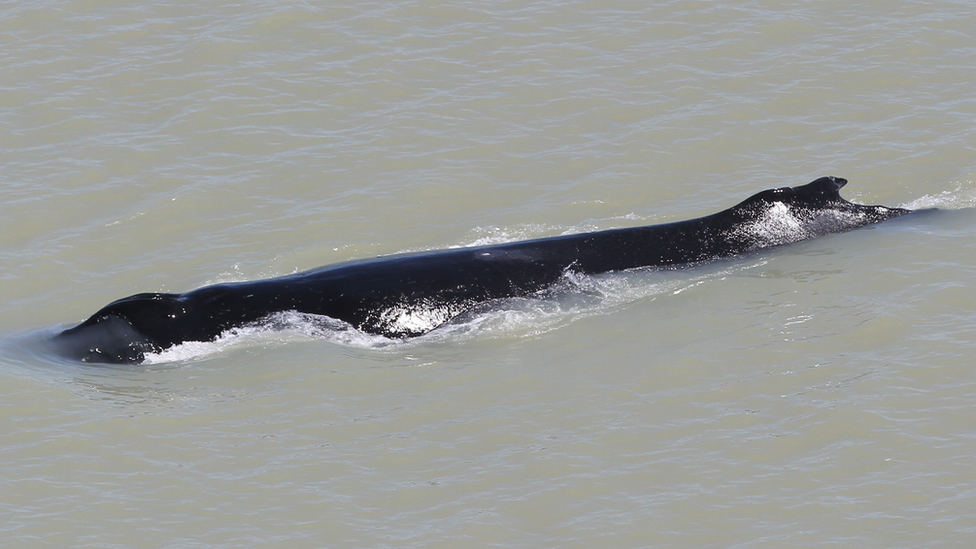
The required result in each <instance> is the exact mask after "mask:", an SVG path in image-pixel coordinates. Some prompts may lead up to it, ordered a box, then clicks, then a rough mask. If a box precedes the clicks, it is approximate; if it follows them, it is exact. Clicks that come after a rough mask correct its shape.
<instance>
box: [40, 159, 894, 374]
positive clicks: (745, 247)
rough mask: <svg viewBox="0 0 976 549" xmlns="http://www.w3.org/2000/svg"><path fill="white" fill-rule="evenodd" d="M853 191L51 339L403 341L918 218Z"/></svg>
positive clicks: (159, 306) (400, 263)
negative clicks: (570, 279)
mask: <svg viewBox="0 0 976 549" xmlns="http://www.w3.org/2000/svg"><path fill="white" fill-rule="evenodd" d="M846 183H847V180H846V179H842V178H839V177H822V178H820V179H817V180H815V181H813V182H811V183H808V184H806V185H802V186H796V187H783V188H778V189H770V190H766V191H762V192H760V193H758V194H755V195H753V196H751V197H749V198H748V199H746V200H744V201H742V202H741V203H739V204H737V205H735V206H733V207H731V208H729V209H727V210H723V211H721V212H718V213H716V214H712V215H708V216H705V217H700V218H697V219H691V220H687V221H678V222H673V223H665V224H659V225H650V226H644V227H633V228H622V229H611V230H604V231H598V232H589V233H580V234H572V235H564V236H556V237H551V238H539V239H535V240H525V241H517V242H509V243H505V244H497V245H490V246H476V247H467V248H454V249H446V250H437V251H430V252H419V253H404V254H396V255H390V256H383V257H377V258H373V259H367V260H359V261H350V262H345V263H338V264H335V265H327V266H325V267H320V268H317V269H313V270H310V271H305V272H301V273H296V274H291V275H287V276H281V277H277V278H270V279H265V280H255V281H250V282H239V283H227V284H215V285H212V286H205V287H202V288H198V289H196V290H192V291H189V292H186V293H182V294H175V293H141V294H136V295H133V296H129V297H125V298H122V299H119V300H117V301H114V302H112V303H110V304H108V305H106V306H105V307H103V308H102V309H101V310H99V311H98V312H96V313H95V314H93V315H92V316H91V317H90V318H88V319H87V320H85V321H84V322H82V323H81V324H78V325H77V326H75V327H73V328H69V329H67V330H64V331H62V332H61V333H59V334H57V335H55V336H53V338H52V341H53V343H54V345H55V348H56V350H57V352H59V353H60V354H61V355H63V356H65V357H67V358H69V359H72V360H80V361H84V362H98V363H138V362H141V361H143V360H144V358H145V356H146V355H147V354H149V353H156V352H160V351H163V350H166V349H168V348H170V347H172V346H174V345H178V344H180V343H183V342H187V341H213V340H215V339H216V338H217V337H218V336H220V335H221V334H222V333H223V332H225V331H227V330H230V329H233V328H239V327H242V326H246V325H248V324H252V323H256V322H259V321H261V320H262V319H264V318H267V317H268V316H270V315H273V314H275V313H281V312H287V311H296V312H299V313H307V314H313V315H325V316H328V317H331V318H333V319H337V320H340V321H343V322H345V323H348V324H349V325H351V326H353V327H355V328H356V329H359V330H361V331H363V332H367V333H370V334H377V335H382V336H386V337H389V338H407V337H412V336H418V335H421V334H424V333H426V332H429V331H431V330H433V329H434V328H437V327H438V326H440V325H442V324H444V323H447V322H449V321H451V320H452V319H454V318H456V317H458V316H459V315H461V314H462V313H465V312H467V311H470V310H472V309H473V308H475V307H477V306H480V305H483V304H486V303H490V302H492V301H494V300H500V299H505V298H513V297H525V296H531V295H534V294H537V293H539V292H542V291H544V290H546V289H549V288H552V287H554V286H555V285H556V284H558V283H559V282H560V281H561V280H563V279H564V278H565V277H566V275H567V274H568V273H579V274H596V273H606V272H612V271H622V270H627V269H637V268H659V269H673V268H677V267H680V266H687V265H695V264H700V263H703V262H707V261H711V260H716V259H722V258H730V257H734V256H737V255H741V254H745V253H749V252H753V251H756V250H761V249H765V248H769V247H772V246H778V245H783V244H789V243H792V242H798V241H801V240H807V239H810V238H816V237H819V236H823V235H826V234H831V233H838V232H844V231H849V230H852V229H856V228H858V227H862V226H865V225H869V224H872V223H878V222H880V221H884V220H886V219H891V218H893V217H897V216H900V215H904V214H906V213H909V211H910V210H906V209H903V208H889V207H885V206H865V205H860V204H854V203H851V202H848V201H847V200H845V199H843V198H842V197H841V196H840V193H839V190H840V188H841V187H843V186H844V185H845V184H846Z"/></svg>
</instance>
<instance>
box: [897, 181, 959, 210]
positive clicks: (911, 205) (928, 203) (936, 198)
mask: <svg viewBox="0 0 976 549" xmlns="http://www.w3.org/2000/svg"><path fill="white" fill-rule="evenodd" d="M902 207H903V208H908V209H910V210H921V209H926V208H941V209H944V210H961V209H963V208H973V207H976V187H974V186H973V182H972V181H968V182H966V183H958V184H957V185H956V188H955V189H953V190H951V191H942V192H941V193H939V194H927V195H925V196H921V197H919V198H916V199H915V200H912V201H911V202H908V203H907V204H904V205H902Z"/></svg>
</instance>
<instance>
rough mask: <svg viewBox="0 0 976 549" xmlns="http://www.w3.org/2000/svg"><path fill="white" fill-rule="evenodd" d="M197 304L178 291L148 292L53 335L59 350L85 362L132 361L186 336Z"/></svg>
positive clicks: (64, 354)
mask: <svg viewBox="0 0 976 549" xmlns="http://www.w3.org/2000/svg"><path fill="white" fill-rule="evenodd" d="M192 315H193V305H192V303H191V302H188V301H187V300H185V299H184V298H183V297H182V296H180V295H176V294H163V293H146V294H136V295H133V296H130V297H126V298H122V299H119V300H118V301H114V302H112V303H110V304H108V305H106V306H105V307H103V308H102V309H101V310H100V311H98V312H97V313H95V314H93V315H92V316H91V317H90V318H89V319H88V320H86V321H84V322H82V323H81V324H79V325H77V326H75V327H74V328H70V329H68V330H65V331H63V332H61V333H60V334H58V335H56V336H54V338H52V341H51V342H52V344H53V345H54V348H55V351H56V352H58V353H59V354H61V355H62V356H64V357H66V358H69V359H72V360H80V361H83V362H97V363H109V364H132V363H138V362H142V360H143V359H144V358H145V355H146V354H148V353H154V352H159V351H162V350H164V349H167V348H169V347H171V346H172V345H174V344H176V343H179V342H181V341H184V340H185V339H186V334H185V332H186V330H187V325H188V324H189V325H192V322H191V323H188V322H187V319H188V317H190V316H192Z"/></svg>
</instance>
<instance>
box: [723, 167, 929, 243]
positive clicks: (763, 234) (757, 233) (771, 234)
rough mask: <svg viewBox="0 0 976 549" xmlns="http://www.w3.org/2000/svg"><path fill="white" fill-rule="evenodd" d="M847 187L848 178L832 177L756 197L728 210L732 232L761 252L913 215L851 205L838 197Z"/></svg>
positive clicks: (902, 209) (905, 211) (875, 207)
mask: <svg viewBox="0 0 976 549" xmlns="http://www.w3.org/2000/svg"><path fill="white" fill-rule="evenodd" d="M846 184H847V180H846V179H844V178H841V177H833V176H828V177H821V178H820V179H817V180H815V181H812V182H810V183H807V184H806V185H800V186H797V187H782V188H779V189H769V190H766V191H762V192H760V193H757V194H755V195H753V196H751V197H749V198H747V199H746V200H744V201H743V202H741V203H739V204H738V205H736V206H734V207H733V208H732V209H731V210H730V211H731V212H733V214H734V217H735V218H736V223H735V227H734V229H732V230H731V231H730V232H734V233H735V236H737V237H738V238H741V239H743V240H745V241H747V242H748V244H749V245H748V248H749V249H760V248H767V247H770V246H776V245H780V244H788V243H790V242H798V241H800V240H806V239H808V238H815V237H818V236H824V235H827V234H831V233H840V232H845V231H850V230H853V229H856V228H858V227H863V226H865V225H870V224H872V223H878V222H881V221H884V220H886V219H891V218H893V217H898V216H901V215H904V214H906V213H909V211H910V210H906V209H904V208H889V207H887V206H866V205H863V204H854V203H853V202H849V201H847V200H845V199H844V198H843V197H841V196H840V189H841V188H842V187H843V186H844V185H846Z"/></svg>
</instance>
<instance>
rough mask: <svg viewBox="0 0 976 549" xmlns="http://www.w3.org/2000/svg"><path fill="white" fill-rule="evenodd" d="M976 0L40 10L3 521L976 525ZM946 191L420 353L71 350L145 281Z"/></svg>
mask: <svg viewBox="0 0 976 549" xmlns="http://www.w3.org/2000/svg"><path fill="white" fill-rule="evenodd" d="M973 29H976V5H973V4H972V3H971V2H961V1H949V0H942V1H923V2H901V1H896V2H888V3H873V4H869V3H851V2H847V1H845V2H839V1H821V2H812V1H787V2H768V1H744V0H743V1H734V2H711V1H684V0H667V1H664V2H656V3H648V2H611V3H607V2H593V1H587V0H580V1H573V2H518V1H511V2H498V3H479V2H446V3H441V2H424V1H391V2H349V3H347V4H346V5H344V6H337V5H335V3H333V4H329V5H325V4H322V3H318V2H313V1H308V2H291V1H285V2H267V1H244V2H237V3H221V2H211V1H203V2H196V3H167V2H154V3H148V4H147V3H125V2H109V1H105V0H92V1H88V2H80V1H41V2H20V3H15V2H4V3H3V4H2V7H0V45H2V47H0V144H2V146H0V462H2V464H3V466H2V467H0V540H2V541H0V545H3V546H9V547H49V546H50V547H68V546H74V547H127V548H129V547H181V548H185V547H289V548H293V547H370V548H376V547H451V548H456V547H524V548H539V547H560V548H565V547H594V548H595V547H601V548H632V547H633V548H635V547H660V548H665V547H667V548H671V547H689V548H691V547H694V548H703V547H705V548H709V547H714V548H719V547H722V548H725V547H743V548H744V547H749V548H755V547H770V548H773V547H775V548H781V547H879V548H881V547H883V548H892V547H906V548H907V547H911V548H920V547H940V548H941V547H963V546H966V547H968V546H970V545H971V544H972V542H973V541H974V540H976V514H974V513H973V511H972V509H973V508H974V506H976V474H974V473H973V471H974V470H976V414H974V413H973V412H974V408H976V364H974V362H976V360H974V356H976V290H974V289H973V280H976V184H974V183H973V179H974V173H976V129H974V128H976V127H974V124H973V122H974V120H976V87H974V82H976V36H974V31H973ZM828 174H832V175H837V176H843V177H846V178H848V179H849V180H850V184H849V185H848V186H847V187H846V188H845V189H844V191H842V193H843V194H844V195H845V196H846V197H848V198H851V199H854V200H856V201H859V202H863V203H881V204H888V205H901V206H909V207H937V208H939V211H935V212H928V213H924V214H919V215H912V216H907V217H904V218H899V219H896V220H893V221H890V222H886V223H884V224H881V225H878V226H874V227H869V228H866V229H862V230H859V231H855V232H852V233H846V234H842V235H833V236H829V237H825V238H822V239H818V240H815V241H810V242H806V243H802V244H798V245H793V246H789V247H786V248H780V249H777V250H770V251H768V252H764V253H761V254H759V255H753V256H749V257H744V258H741V259H737V260H733V261H727V262H719V263H715V264H711V265H708V266H704V267H700V268H696V269H691V270H687V271H678V272H670V273H657V274H654V273H651V274H646V273H645V274H637V275H635V274H629V275H612V276H609V277H604V278H600V279H597V280H592V281H590V282H591V283H592V284H594V285H595V287H594V288H593V291H592V292H590V293H586V294H582V295H580V296H578V297H575V298H574V297H572V296H570V297H569V298H567V299H565V300H559V301H544V300H543V301H540V302H538V303H533V304H528V305H527V306H525V307H523V308H522V309H512V310H507V311H498V312H495V313H493V314H491V315H487V316H485V317H482V318H479V319H477V320H476V321H472V322H470V323H468V324H465V325H462V326H460V327H457V328H456V329H453V330H444V331H441V332H438V333H435V334H432V335H431V336H428V337H425V338H421V339H420V340H418V341H413V342H409V343H401V344H383V343H382V342H378V341H377V340H376V339H375V338H374V339H370V338H367V337H357V336H355V335H348V334H347V335H346V336H341V335H336V334H331V335H330V334H322V333H317V332H315V330H311V329H309V330H304V331H303V330H293V331H289V332H285V333H268V332H263V333H249V334H244V335H239V336H237V337H233V338H229V339H227V340H225V341H222V342H220V343H218V344H208V345H202V346H196V347H194V346H187V347H184V348H181V349H178V350H177V351H175V352H174V353H172V354H170V355H167V356H164V357H159V360H156V361H155V363H153V364H148V365H141V366H136V367H95V366H88V365H78V364H70V363H65V362H62V361H58V360H56V359H53V358H51V357H49V356H47V355H44V354H43V353H41V352H39V351H38V349H37V345H36V343H37V339H38V338H41V337H43V336H44V335H46V334H50V333H53V332H54V331H55V330H57V329H59V328H61V327H64V326H68V325H72V324H74V323H77V322H79V321H81V320H83V319H84V318H86V317H87V316H88V315H90V314H91V313H93V312H94V311H96V310H97V309H98V308H100V307H101V306H103V305H105V304H106V303H108V302H110V301H112V300H114V299H116V298H119V297H123V296H126V295H129V294H133V293H136V292H142V291H173V292H181V291H186V290H190V289H192V288H196V287H199V286H202V285H204V284H208V283H214V282H221V281H232V280H251V279H257V278H262V277H267V276H274V275H281V274H287V273H291V272H295V271H298V270H304V269H308V268H313V267H317V266H320V265H325V264H329V263H334V262H339V261H344V260H348V259H354V258H363V257H371V256H375V255H379V254H387V253H394V252H398V251H406V250H425V249H436V248H443V247H448V246H458V245H468V244H473V243H491V242H504V241H510V240H516V239H522V238H532V237H541V236H549V235H556V234H562V233H565V232H575V231H584V230H595V229H602V228H610V227H623V226H634V225H641V224H651V223H659V222H665V221H672V220H678V219H685V218H691V217H696V216H699V215H704V214H708V213H712V212H715V211H718V210H720V209H723V208H726V207H728V206H731V205H732V204H735V203H736V202H738V201H740V200H741V199H743V198H745V197H747V196H749V195H750V194H752V193H754V192H757V191H759V190H762V189H766V188H771V187H779V186H784V185H797V184H802V183H806V182H808V181H810V180H812V179H814V178H816V177H819V176H821V175H828Z"/></svg>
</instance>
